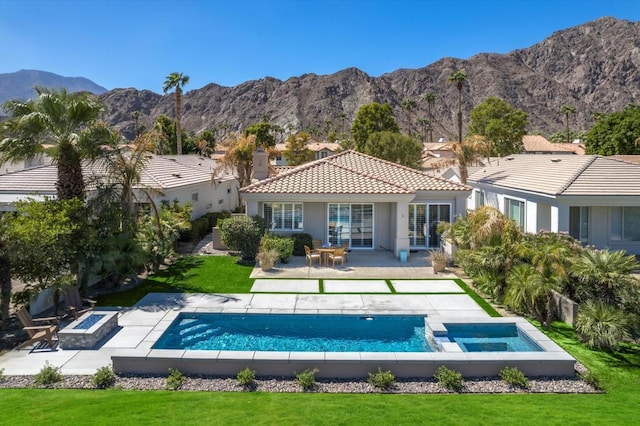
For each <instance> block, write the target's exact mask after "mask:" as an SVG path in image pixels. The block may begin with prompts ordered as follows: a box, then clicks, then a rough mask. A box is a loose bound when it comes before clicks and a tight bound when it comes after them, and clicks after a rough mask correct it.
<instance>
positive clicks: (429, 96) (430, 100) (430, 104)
mask: <svg viewBox="0 0 640 426" xmlns="http://www.w3.org/2000/svg"><path fill="white" fill-rule="evenodd" d="M422 98H423V99H424V100H425V101H427V116H428V118H429V142H433V117H432V116H431V107H433V103H434V102H435V101H436V94H435V93H433V92H427V93H425V94H424V96H423V97H422Z"/></svg>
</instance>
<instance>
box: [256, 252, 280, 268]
mask: <svg viewBox="0 0 640 426" xmlns="http://www.w3.org/2000/svg"><path fill="white" fill-rule="evenodd" d="M279 258H280V255H279V254H278V250H276V249H274V248H272V249H268V250H261V251H260V252H259V253H258V255H257V256H256V260H257V261H258V262H260V267H261V268H262V270H263V271H268V270H270V269H271V268H273V265H275V264H276V263H278V260H279Z"/></svg>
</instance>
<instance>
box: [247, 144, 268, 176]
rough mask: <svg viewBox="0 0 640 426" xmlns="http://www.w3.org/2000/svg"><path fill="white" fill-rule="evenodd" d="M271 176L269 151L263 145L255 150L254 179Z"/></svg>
mask: <svg viewBox="0 0 640 426" xmlns="http://www.w3.org/2000/svg"><path fill="white" fill-rule="evenodd" d="M268 177H269V153H268V152H266V151H265V150H264V149H263V148H262V147H261V146H259V147H257V148H256V150H255V151H254V152H253V174H252V176H251V180H252V181H256V180H263V179H266V178H268Z"/></svg>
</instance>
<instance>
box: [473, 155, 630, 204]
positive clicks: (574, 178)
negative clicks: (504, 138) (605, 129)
mask: <svg viewBox="0 0 640 426" xmlns="http://www.w3.org/2000/svg"><path fill="white" fill-rule="evenodd" d="M469 183H479V184H491V185H495V186H498V187H503V188H511V189H516V190H520V191H528V192H537V193H542V194H549V195H639V196H640V166H638V165H637V164H631V163H627V162H624V161H619V160H616V159H613V158H609V157H601V156H598V155H567V156H565V155H561V156H558V157H553V156H550V155H527V154H517V155H513V156H510V157H507V158H502V159H500V160H497V161H496V160H492V162H491V164H488V165H486V166H485V167H483V168H481V169H480V170H478V171H476V172H474V173H473V174H471V175H470V176H469Z"/></svg>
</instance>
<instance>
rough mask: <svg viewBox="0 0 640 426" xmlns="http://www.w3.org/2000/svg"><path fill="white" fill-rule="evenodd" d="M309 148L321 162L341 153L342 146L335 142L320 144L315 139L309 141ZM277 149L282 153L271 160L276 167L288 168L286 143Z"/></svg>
mask: <svg viewBox="0 0 640 426" xmlns="http://www.w3.org/2000/svg"><path fill="white" fill-rule="evenodd" d="M307 148H308V149H310V150H311V151H313V155H314V159H315V160H319V159H321V158H327V157H329V156H331V155H333V154H335V153H336V152H338V151H340V144H339V143H333V142H319V141H317V140H315V139H309V141H308V142H307ZM275 149H276V150H277V151H278V152H279V153H280V154H279V155H277V156H276V157H275V158H274V159H273V160H271V162H272V164H273V165H274V166H286V165H287V159H286V158H285V157H284V151H285V150H286V149H287V144H286V143H278V144H276V146H275Z"/></svg>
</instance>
